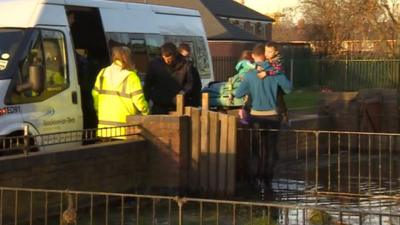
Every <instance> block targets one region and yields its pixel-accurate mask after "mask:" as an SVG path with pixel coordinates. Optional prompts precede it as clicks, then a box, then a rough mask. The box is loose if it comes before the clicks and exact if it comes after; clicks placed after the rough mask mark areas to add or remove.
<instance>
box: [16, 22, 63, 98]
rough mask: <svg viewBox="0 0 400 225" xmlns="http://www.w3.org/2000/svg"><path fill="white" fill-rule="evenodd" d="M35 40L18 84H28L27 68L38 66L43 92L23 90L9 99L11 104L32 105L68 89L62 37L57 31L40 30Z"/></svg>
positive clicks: (22, 68) (22, 67) (24, 61)
mask: <svg viewBox="0 0 400 225" xmlns="http://www.w3.org/2000/svg"><path fill="white" fill-rule="evenodd" d="M37 33H38V34H39V35H37V38H36V40H34V41H33V44H32V48H31V49H30V50H29V51H28V53H27V55H26V56H25V59H24V60H23V64H22V65H21V70H20V72H21V73H20V81H19V82H18V83H19V84H26V83H27V82H29V67H30V66H33V65H35V66H40V67H41V68H43V75H44V76H45V77H44V79H43V80H44V90H43V92H41V93H36V92H35V91H33V90H30V89H28V90H25V91H23V92H22V93H17V92H15V93H14V94H13V95H12V97H11V103H12V104H22V103H33V102H40V101H44V100H46V99H48V98H50V97H52V96H54V95H56V94H58V93H59V92H61V91H63V90H65V89H66V88H68V85H69V79H68V75H67V74H68V73H67V63H66V62H67V59H66V48H65V40H64V36H63V34H62V33H61V32H59V31H52V30H40V32H37Z"/></svg>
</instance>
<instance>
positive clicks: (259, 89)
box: [234, 65, 292, 111]
mask: <svg viewBox="0 0 400 225" xmlns="http://www.w3.org/2000/svg"><path fill="white" fill-rule="evenodd" d="M263 66H264V68H265V66H266V65H263ZM278 87H281V89H282V90H283V91H284V92H285V93H286V94H289V93H290V92H291V91H292V85H291V83H290V82H289V80H288V79H287V78H286V76H285V75H283V74H278V75H275V76H267V77H265V78H264V79H260V78H258V77H257V70H250V71H248V72H247V73H246V75H245V76H244V80H243V81H242V82H241V84H240V86H239V88H238V89H237V90H236V92H235V94H234V95H235V97H236V98H240V97H243V96H245V95H250V97H251V108H252V109H253V110H257V111H269V110H276V106H277V93H278Z"/></svg>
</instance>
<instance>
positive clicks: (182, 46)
mask: <svg viewBox="0 0 400 225" xmlns="http://www.w3.org/2000/svg"><path fill="white" fill-rule="evenodd" d="M182 50H185V51H187V52H190V46H189V44H187V43H180V44H179V51H182Z"/></svg>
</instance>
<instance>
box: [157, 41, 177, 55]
mask: <svg viewBox="0 0 400 225" xmlns="http://www.w3.org/2000/svg"><path fill="white" fill-rule="evenodd" d="M178 54H179V52H178V48H177V47H176V45H175V44H174V43H172V42H166V43H164V44H163V45H162V46H161V55H162V56H166V57H169V56H177V55H178Z"/></svg>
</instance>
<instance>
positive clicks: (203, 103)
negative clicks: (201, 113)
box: [201, 93, 209, 110]
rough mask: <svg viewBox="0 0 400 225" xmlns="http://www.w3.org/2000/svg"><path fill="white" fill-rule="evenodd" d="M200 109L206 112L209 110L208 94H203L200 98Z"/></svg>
mask: <svg viewBox="0 0 400 225" xmlns="http://www.w3.org/2000/svg"><path fill="white" fill-rule="evenodd" d="M201 109H202V110H208V109H209V99H208V93H203V94H202V96H201Z"/></svg>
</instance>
